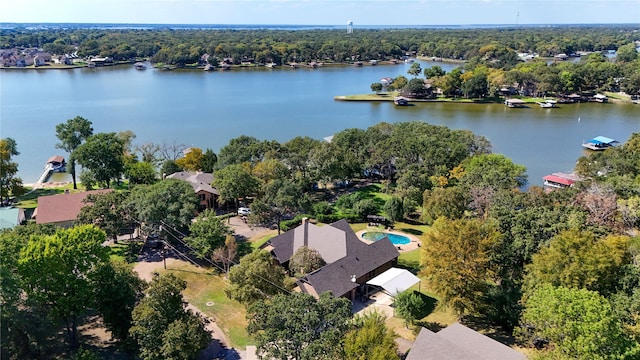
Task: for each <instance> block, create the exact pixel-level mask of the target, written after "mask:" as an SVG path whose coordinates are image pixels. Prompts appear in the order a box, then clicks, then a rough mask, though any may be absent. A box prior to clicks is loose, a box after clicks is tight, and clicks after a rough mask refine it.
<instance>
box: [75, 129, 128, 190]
mask: <svg viewBox="0 0 640 360" xmlns="http://www.w3.org/2000/svg"><path fill="white" fill-rule="evenodd" d="M124 150H125V148H124V143H123V141H122V139H121V138H119V137H118V136H117V135H116V133H99V134H95V135H91V136H90V137H88V138H87V139H86V141H85V142H84V144H81V145H80V146H78V147H77V148H76V149H75V151H74V152H73V154H72V157H73V158H75V159H76V160H77V161H78V163H79V164H80V165H82V167H84V168H86V169H88V170H89V171H91V173H92V174H93V176H94V177H95V179H96V180H97V181H98V182H100V183H101V184H102V185H103V186H104V187H106V188H109V183H110V182H111V180H112V179H118V178H119V177H120V175H122V173H123V171H124Z"/></svg>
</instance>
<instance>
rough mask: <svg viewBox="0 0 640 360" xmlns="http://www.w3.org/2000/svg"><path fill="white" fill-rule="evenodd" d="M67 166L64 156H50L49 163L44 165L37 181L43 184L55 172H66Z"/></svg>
mask: <svg viewBox="0 0 640 360" xmlns="http://www.w3.org/2000/svg"><path fill="white" fill-rule="evenodd" d="M66 166H67V163H66V162H65V160H64V157H62V156H60V155H55V156H52V157H50V158H49V160H47V163H46V164H45V165H44V168H43V169H42V174H41V175H40V177H39V178H38V181H36V183H38V184H42V183H45V182H47V181H48V180H49V178H50V177H51V174H53V173H56V172H59V173H61V172H65V171H66Z"/></svg>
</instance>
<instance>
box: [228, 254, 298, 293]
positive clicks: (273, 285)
mask: <svg viewBox="0 0 640 360" xmlns="http://www.w3.org/2000/svg"><path fill="white" fill-rule="evenodd" d="M284 276H285V274H284V271H283V270H282V268H280V266H278V265H276V264H275V263H274V261H273V258H272V257H271V254H269V253H268V252H266V251H254V252H252V253H251V254H249V255H246V256H245V257H243V258H242V259H240V263H239V264H238V265H236V266H234V267H232V268H231V270H229V274H228V278H229V286H227V288H226V289H225V290H224V292H225V294H227V297H229V298H231V299H234V300H237V301H239V302H241V303H243V304H251V303H254V302H259V301H261V300H265V299H268V298H270V297H272V296H273V295H276V294H279V293H281V292H283V291H285V288H284Z"/></svg>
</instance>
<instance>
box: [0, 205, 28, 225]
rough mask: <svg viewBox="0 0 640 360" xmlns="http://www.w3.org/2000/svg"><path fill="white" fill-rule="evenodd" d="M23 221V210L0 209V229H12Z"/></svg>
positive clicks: (14, 208) (13, 208) (12, 208)
mask: <svg viewBox="0 0 640 360" xmlns="http://www.w3.org/2000/svg"><path fill="white" fill-rule="evenodd" d="M24 220H25V215H24V209H21V208H17V207H0V229H13V228H14V227H15V226H17V225H20V224H21V223H22V222H23V221H24Z"/></svg>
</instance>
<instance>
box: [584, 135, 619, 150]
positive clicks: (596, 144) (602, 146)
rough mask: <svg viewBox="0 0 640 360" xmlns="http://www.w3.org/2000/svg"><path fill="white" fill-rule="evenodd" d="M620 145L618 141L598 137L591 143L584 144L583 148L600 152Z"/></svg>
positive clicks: (590, 141)
mask: <svg viewBox="0 0 640 360" xmlns="http://www.w3.org/2000/svg"><path fill="white" fill-rule="evenodd" d="M619 143H620V142H619V141H618V140H614V139H610V138H608V137H605V136H596V137H594V138H593V139H591V140H589V141H586V142H583V143H582V147H584V148H587V149H589V150H594V151H600V150H606V149H608V148H610V147H612V146H615V145H617V144H619Z"/></svg>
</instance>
